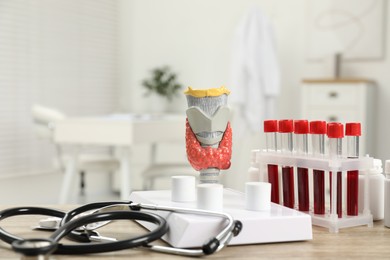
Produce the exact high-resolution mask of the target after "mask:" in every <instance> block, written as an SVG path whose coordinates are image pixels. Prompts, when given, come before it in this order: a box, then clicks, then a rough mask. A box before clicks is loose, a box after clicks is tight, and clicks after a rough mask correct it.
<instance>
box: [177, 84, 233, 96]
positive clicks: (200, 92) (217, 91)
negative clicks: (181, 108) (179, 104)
mask: <svg viewBox="0 0 390 260" xmlns="http://www.w3.org/2000/svg"><path fill="white" fill-rule="evenodd" d="M184 94H186V95H190V96H193V97H197V98H203V97H218V96H220V95H223V94H226V95H229V94H230V90H228V89H227V88H225V87H224V86H222V87H219V88H209V89H193V88H191V87H188V89H187V90H186V91H184Z"/></svg>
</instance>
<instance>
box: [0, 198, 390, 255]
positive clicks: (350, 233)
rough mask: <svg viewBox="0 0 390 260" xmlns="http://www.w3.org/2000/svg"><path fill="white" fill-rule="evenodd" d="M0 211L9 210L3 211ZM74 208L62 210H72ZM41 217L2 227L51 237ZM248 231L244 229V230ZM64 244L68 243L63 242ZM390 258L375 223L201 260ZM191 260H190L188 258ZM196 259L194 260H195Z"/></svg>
mask: <svg viewBox="0 0 390 260" xmlns="http://www.w3.org/2000/svg"><path fill="white" fill-rule="evenodd" d="M0 208H1V209H4V208H8V206H7V207H4V206H2V207H0ZM72 208H74V207H70V206H65V205H63V206H61V209H64V210H70V209H72ZM41 218H42V216H20V217H15V218H9V219H5V220H4V221H2V222H1V227H2V228H4V229H5V230H7V231H8V232H11V233H13V234H15V235H18V236H21V237H24V238H27V237H49V236H50V233H48V232H44V231H31V226H35V225H36V224H37V221H39V219H41ZM243 228H245V226H244V227H243ZM99 232H100V233H101V235H104V236H113V237H118V238H124V237H128V236H129V234H133V235H134V234H139V233H140V232H144V229H143V228H142V227H141V226H139V225H138V224H136V223H135V222H132V221H118V222H115V223H113V224H110V225H108V226H105V227H103V228H101V229H99ZM64 243H67V242H66V241H65V240H64ZM161 243H162V242H161ZM389 256H390V229H389V228H385V227H384V226H383V221H379V222H374V227H373V228H368V227H366V226H361V227H354V228H346V229H341V230H340V232H339V233H337V234H335V233H329V232H328V230H327V229H325V228H320V227H316V226H313V240H310V241H299V242H289V243H273V244H257V245H244V246H229V247H227V248H225V249H223V250H222V251H220V252H219V253H216V254H215V255H210V256H207V257H204V258H202V259H208V258H210V259H258V258H276V259H280V258H288V259H290V258H297V259H304V258H312V259H319V258H327V259H336V258H337V259H345V258H348V259H352V258H353V259H378V258H383V259H384V258H386V259H388V258H389ZM54 257H55V259H113V258H115V259H149V258H155V259H176V258H184V257H178V256H173V255H165V254H159V253H155V252H150V251H147V250H143V249H128V250H122V251H117V252H110V253H104V254H95V255H83V256H73V255H72V256H66V255H55V256H54ZM54 257H53V259H54ZM0 259H20V256H19V255H18V254H16V253H14V252H13V251H12V250H11V249H9V248H8V246H7V245H6V244H5V243H3V242H1V243H0ZM186 259H188V258H186ZM194 259H195V258H194Z"/></svg>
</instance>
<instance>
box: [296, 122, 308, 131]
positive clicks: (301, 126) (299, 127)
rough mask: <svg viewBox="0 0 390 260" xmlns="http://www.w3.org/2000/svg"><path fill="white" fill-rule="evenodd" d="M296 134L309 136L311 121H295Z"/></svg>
mask: <svg viewBox="0 0 390 260" xmlns="http://www.w3.org/2000/svg"><path fill="white" fill-rule="evenodd" d="M294 133H295V134H308V133H309V121H307V120H295V121H294Z"/></svg>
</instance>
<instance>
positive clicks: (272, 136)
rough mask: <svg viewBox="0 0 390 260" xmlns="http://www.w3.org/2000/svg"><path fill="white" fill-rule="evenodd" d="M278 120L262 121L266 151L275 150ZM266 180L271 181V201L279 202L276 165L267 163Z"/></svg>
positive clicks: (276, 146)
mask: <svg viewBox="0 0 390 260" xmlns="http://www.w3.org/2000/svg"><path fill="white" fill-rule="evenodd" d="M277 132H278V120H265V121H264V134H265V142H266V150H267V152H276V151H277V148H278V142H277ZM267 170H268V182H269V183H271V201H272V202H273V203H277V204H279V172H278V165H275V164H268V165H267Z"/></svg>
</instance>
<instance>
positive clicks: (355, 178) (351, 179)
mask: <svg viewBox="0 0 390 260" xmlns="http://www.w3.org/2000/svg"><path fill="white" fill-rule="evenodd" d="M345 136H346V138H347V157H348V158H358V157H359V136H361V126H360V123H346V124H345ZM358 199H359V171H358V170H351V171H347V215H348V216H357V215H358V214H359V207H358V205H359V201H358Z"/></svg>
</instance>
